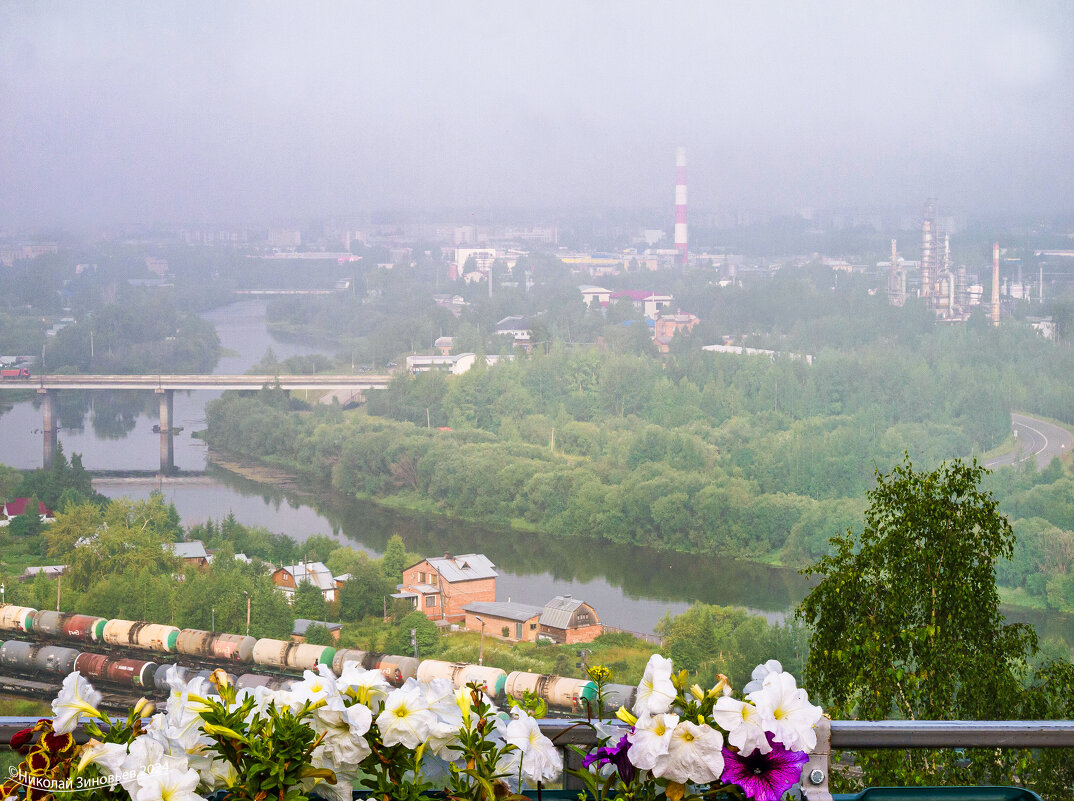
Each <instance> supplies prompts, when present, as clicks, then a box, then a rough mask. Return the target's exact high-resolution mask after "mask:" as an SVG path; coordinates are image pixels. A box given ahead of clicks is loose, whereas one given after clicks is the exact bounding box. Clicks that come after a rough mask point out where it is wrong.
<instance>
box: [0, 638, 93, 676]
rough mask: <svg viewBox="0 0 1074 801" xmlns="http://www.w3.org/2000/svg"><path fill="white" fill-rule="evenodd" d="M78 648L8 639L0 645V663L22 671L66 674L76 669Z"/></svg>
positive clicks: (57, 674)
mask: <svg viewBox="0 0 1074 801" xmlns="http://www.w3.org/2000/svg"><path fill="white" fill-rule="evenodd" d="M77 657H78V649H76V648H64V647H62V646H59V645H39V644H36V643H28V642H20V641H19V640H8V641H7V642H6V643H4V644H3V645H2V646H0V665H7V666H10V667H11V668H12V669H13V670H15V671H18V672H22V673H52V674H54V675H56V676H66V675H67V674H68V673H70V672H71V671H72V670H74V666H75V659H76V658H77Z"/></svg>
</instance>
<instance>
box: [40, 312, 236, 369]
mask: <svg viewBox="0 0 1074 801" xmlns="http://www.w3.org/2000/svg"><path fill="white" fill-rule="evenodd" d="M44 353H45V370H46V371H49V372H60V373H62V372H82V373H88V372H95V373H106V374H107V373H200V372H208V371H210V370H212V368H213V367H214V366H215V365H216V360H217V358H218V357H219V354H220V340H219V338H218V337H217V336H216V329H214V328H213V326H212V324H211V323H208V322H206V321H205V320H203V319H202V318H200V317H198V316H197V315H196V314H194V313H192V312H183V311H180V310H179V309H178V308H177V307H176V305H175V304H174V303H173V302H172V301H171V299H170V298H167V297H164V296H161V295H159V294H155V293H147V292H138V293H133V292H132V293H131V296H130V297H128V298H125V299H124V302H121V303H113V304H110V305H107V306H104V307H102V308H100V309H99V310H97V312H96V313H95V314H94V315H92V316H91V317H86V318H83V319H82V320H80V321H79V322H77V323H75V324H73V325H69V326H67V327H66V328H64V329H63V330H62V331H60V332H59V333H58V334H57V335H56V336H55V337H54V338H52V339H51V340H50V341H49V342H48V344H47V346H46V347H45V350H44Z"/></svg>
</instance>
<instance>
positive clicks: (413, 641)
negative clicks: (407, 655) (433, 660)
mask: <svg viewBox="0 0 1074 801" xmlns="http://www.w3.org/2000/svg"><path fill="white" fill-rule="evenodd" d="M410 645H411V647H412V648H413V649H414V658H415V659H417V658H418V630H417V629H411V630H410Z"/></svg>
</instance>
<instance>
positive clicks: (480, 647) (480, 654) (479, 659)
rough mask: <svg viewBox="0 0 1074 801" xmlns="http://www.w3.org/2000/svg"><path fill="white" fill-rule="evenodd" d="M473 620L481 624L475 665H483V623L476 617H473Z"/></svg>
mask: <svg viewBox="0 0 1074 801" xmlns="http://www.w3.org/2000/svg"><path fill="white" fill-rule="evenodd" d="M474 620H476V621H477V622H478V623H480V624H481V639H480V640H478V646H477V664H479V665H483V664H485V621H484V620H482V619H481V618H480V617H478V616H477V615H474Z"/></svg>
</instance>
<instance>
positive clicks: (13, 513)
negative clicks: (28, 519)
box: [0, 498, 56, 525]
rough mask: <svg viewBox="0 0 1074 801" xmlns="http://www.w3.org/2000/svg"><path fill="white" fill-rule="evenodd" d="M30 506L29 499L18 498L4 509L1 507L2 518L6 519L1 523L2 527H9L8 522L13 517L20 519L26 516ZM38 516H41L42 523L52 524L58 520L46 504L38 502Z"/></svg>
mask: <svg viewBox="0 0 1074 801" xmlns="http://www.w3.org/2000/svg"><path fill="white" fill-rule="evenodd" d="M29 504H30V499H29V498H16V499H15V500H13V501H8V502H7V503H5V504H4V505H3V506H2V507H0V518H5V519H4V520H2V521H0V525H7V523H8V521H9V520H10V518H12V517H18V516H19V515H23V514H26V507H27V506H28V505H29ZM37 508H38V512H37V513H38V514H39V515H40V516H41V522H42V523H51V522H52V521H53V520H55V519H56V515H55V513H54V512H53V511H52V510H51V509H46V508H45V504H43V503H42V502H41V501H38V502H37Z"/></svg>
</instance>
